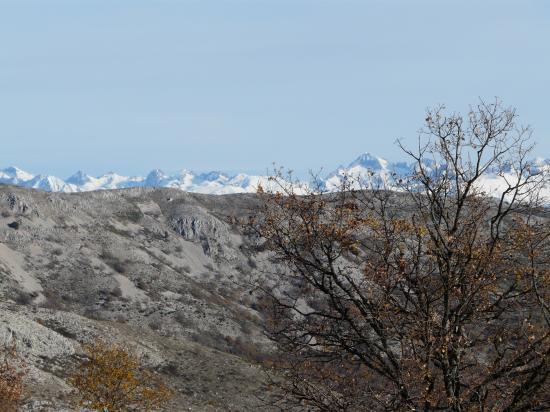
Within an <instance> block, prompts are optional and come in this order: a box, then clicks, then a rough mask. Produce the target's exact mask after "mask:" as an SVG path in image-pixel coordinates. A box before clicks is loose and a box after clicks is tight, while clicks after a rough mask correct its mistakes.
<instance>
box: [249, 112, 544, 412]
mask: <svg viewBox="0 0 550 412" xmlns="http://www.w3.org/2000/svg"><path fill="white" fill-rule="evenodd" d="M529 138H530V131H529V130H528V129H526V128H522V127H520V126H518V125H517V124H516V114H515V111H514V110H512V109H507V108H503V107H502V106H501V105H500V103H499V102H496V103H493V104H486V103H483V102H482V103H481V104H480V105H479V106H477V107H476V108H474V109H472V111H471V112H470V113H468V115H467V116H465V117H462V116H460V115H458V114H448V113H446V112H445V111H444V109H443V108H437V109H435V110H432V111H429V112H428V114H427V116H426V120H425V129H424V130H423V132H422V134H421V138H420V141H419V146H418V149H417V150H414V151H413V150H408V149H405V148H404V150H405V152H406V153H407V154H408V155H409V156H410V157H411V159H412V160H413V161H414V162H415V164H416V168H415V172H414V173H413V174H412V175H409V176H397V175H395V176H392V177H391V178H392V179H393V180H394V181H395V182H397V184H398V189H399V190H398V191H397V192H395V191H390V190H388V188H387V187H386V182H385V181H383V180H377V181H376V180H368V178H367V179H366V180H362V181H359V180H357V179H354V177H353V176H349V177H348V179H344V181H343V184H342V187H341V189H340V190H339V191H338V192H337V193H333V194H325V193H323V188H322V187H317V188H314V189H311V188H310V189H309V192H308V193H307V194H306V195H305V196H302V195H298V194H296V191H295V189H296V187H295V186H293V185H288V184H287V183H286V182H287V181H285V180H284V179H281V178H280V176H276V177H275V178H274V179H273V181H274V183H275V184H277V187H278V189H277V190H275V191H272V192H264V193H262V194H261V196H262V198H263V201H264V205H263V209H262V211H261V213H260V214H259V216H257V217H253V218H251V221H250V223H249V224H248V225H247V229H249V230H251V231H252V232H253V233H256V234H257V235H258V236H260V237H261V238H263V239H266V243H265V245H266V247H267V248H268V249H269V250H271V251H272V252H273V253H275V255H276V258H277V260H278V261H279V262H281V263H282V264H283V265H284V266H285V267H286V269H287V271H286V272H284V273H282V274H280V275H278V276H276V277H273V278H269V279H268V280H267V281H266V280H265V279H259V280H258V282H257V284H256V285H255V286H256V287H257V288H259V289H261V290H262V291H263V295H264V297H265V298H266V299H267V300H268V305H267V306H266V309H267V311H268V313H269V314H270V318H269V321H268V324H267V330H268V333H269V334H270V337H271V339H272V341H273V342H274V343H275V344H276V345H277V355H276V356H275V359H274V361H273V362H271V363H270V366H271V367H272V368H273V370H274V371H275V373H274V379H273V382H274V384H275V385H276V386H278V387H279V388H280V390H281V391H282V393H283V395H282V396H281V398H280V399H278V401H277V402H276V404H277V405H278V406H280V407H281V408H283V409H285V410H294V409H295V410H303V409H304V408H305V409H307V410H319V411H359V410H361V411H363V410H369V411H390V410H391V411H406V410H408V411H411V410H424V411H438V410H445V411H447V410H448V411H457V412H458V411H527V410H529V411H535V410H537V411H539V410H540V411H542V410H548V409H549V408H550V403H549V402H550V401H549V398H548V393H549V391H550V386H549V382H548V375H549V373H550V369H549V354H550V328H549V326H550V323H549V322H550V312H549V307H548V303H547V302H548V301H549V298H550V287H549V282H548V280H549V275H550V261H549V256H550V244H549V243H550V242H549V240H550V227H549V223H548V221H547V220H545V219H544V218H542V216H543V215H541V214H539V213H543V211H544V209H541V208H540V205H539V200H540V198H539V189H540V188H541V187H542V185H543V184H544V182H545V181H547V179H548V175H547V172H546V171H544V170H540V169H537V168H536V167H535V165H533V164H532V163H531V161H530V156H531V153H530V149H531V147H532V146H531V142H530V140H529ZM488 171H491V172H492V173H495V174H496V175H497V176H500V177H501V178H502V185H501V186H500V187H501V189H500V190H499V192H498V193H491V194H488V193H485V192H483V186H482V185H481V182H482V180H483V178H484V176H485V175H486V173H487V172H488ZM280 376H284V379H280Z"/></svg>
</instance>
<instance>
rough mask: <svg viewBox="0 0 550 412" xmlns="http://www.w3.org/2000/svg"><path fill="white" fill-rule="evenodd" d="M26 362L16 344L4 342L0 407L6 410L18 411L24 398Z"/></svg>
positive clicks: (0, 378) (0, 376)
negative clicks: (20, 355) (18, 352)
mask: <svg viewBox="0 0 550 412" xmlns="http://www.w3.org/2000/svg"><path fill="white" fill-rule="evenodd" d="M26 376H27V369H26V367H25V363H24V362H23V361H22V359H21V358H20V357H19V355H18V354H17V349H16V347H15V344H12V345H6V344H4V345H3V346H2V347H1V348H0V409H1V410H2V411H5V412H11V411H16V410H17V407H18V406H19V405H20V403H21V401H22V400H23V395H24V389H25V377H26Z"/></svg>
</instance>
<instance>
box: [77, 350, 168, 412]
mask: <svg viewBox="0 0 550 412" xmlns="http://www.w3.org/2000/svg"><path fill="white" fill-rule="evenodd" d="M84 349H85V351H86V355H87V359H86V360H85V361H84V362H83V363H82V364H81V365H80V366H79V368H78V370H77V371H76V372H75V374H74V375H73V376H72V377H71V378H70V380H69V382H70V383H71V385H73V386H74V387H75V388H76V390H77V396H78V399H79V404H80V406H84V407H87V408H91V409H93V410H98V411H102V412H103V411H109V412H119V411H152V410H158V409H159V408H161V407H162V406H163V405H164V404H165V403H166V402H167V401H168V400H169V399H170V398H171V396H172V391H171V390H170V389H169V388H168V387H167V386H166V385H165V384H164V383H163V382H162V380H161V379H160V377H159V376H158V375H156V374H153V373H151V372H149V371H147V370H145V369H144V368H143V366H142V365H141V361H140V359H139V358H138V357H137V356H136V355H135V354H134V353H132V352H131V351H130V350H128V349H127V348H125V347H123V346H120V345H108V344H106V343H105V342H101V341H99V342H96V343H94V344H91V345H85V346H84Z"/></svg>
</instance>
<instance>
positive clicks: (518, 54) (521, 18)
mask: <svg viewBox="0 0 550 412" xmlns="http://www.w3.org/2000/svg"><path fill="white" fill-rule="evenodd" d="M495 96H498V97H500V98H501V99H502V100H503V102H504V104H505V105H510V106H514V107H516V108H517V111H518V113H519V115H520V122H521V123H524V124H530V125H531V126H532V127H533V129H534V131H535V133H534V138H535V140H536V141H537V142H538V146H537V153H536V154H537V155H538V156H542V157H550V106H549V98H550V1H547V0H515V1H511V0H483V1H479V0H445V1H442V0H415V1H411V0H376V1H368V0H356V1H353V0H218V1H212V0H147V1H146V0H78V1H76V0H0V143H1V146H0V167H7V166H9V165H17V166H19V167H21V168H23V169H26V170H29V171H31V172H34V173H48V174H54V175H57V176H60V177H67V176H69V175H70V174H72V173H73V172H75V171H76V170H78V169H82V170H84V171H85V172H87V173H89V174H92V175H99V174H101V173H104V172H107V171H111V170H115V171H117V172H119V173H122V174H127V175H130V174H139V175H144V174H146V173H147V172H148V171H149V170H151V169H153V168H157V167H159V168H162V169H163V170H165V171H167V172H171V171H177V170H179V169H182V168H186V169H191V170H197V171H206V170H225V171H237V170H239V171H248V172H262V171H266V170H267V169H269V168H270V167H271V165H272V163H273V162H275V163H276V164H278V165H281V166H285V167H288V168H291V169H294V170H297V171H298V172H303V171H305V170H308V169H313V170H319V168H321V167H322V168H324V170H327V172H328V171H331V170H332V169H334V168H336V167H337V166H339V165H340V164H347V163H349V162H351V161H352V160H353V159H354V158H355V157H357V156H358V155H359V154H361V153H363V152H371V153H373V154H375V155H378V156H382V157H385V158H387V159H389V160H402V159H404V155H403V154H402V153H401V152H400V151H399V149H398V148H397V147H396V145H395V140H396V139H397V138H402V139H404V142H405V144H409V145H412V144H414V142H415V141H416V138H417V131H418V129H419V128H420V127H421V126H422V122H423V119H424V113H425V111H426V108H427V107H430V106H434V105H437V104H440V103H444V104H446V105H447V106H448V107H449V108H450V109H452V110H457V111H462V112H466V111H467V110H468V108H469V105H471V104H476V103H477V102H478V100H479V99H480V98H482V99H487V100H491V99H493V98H494V97H495Z"/></svg>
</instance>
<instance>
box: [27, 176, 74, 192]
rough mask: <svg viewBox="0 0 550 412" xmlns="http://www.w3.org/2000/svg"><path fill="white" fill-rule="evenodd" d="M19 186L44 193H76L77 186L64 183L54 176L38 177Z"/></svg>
mask: <svg viewBox="0 0 550 412" xmlns="http://www.w3.org/2000/svg"><path fill="white" fill-rule="evenodd" d="M21 186H24V187H30V188H33V189H39V190H44V191H46V192H65V193H72V192H78V187H77V186H75V185H73V184H70V183H66V182H65V181H63V180H61V179H60V178H58V177H55V176H45V175H38V176H35V177H34V178H32V179H31V180H28V181H26V182H24V183H23V184H22V185H21Z"/></svg>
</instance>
